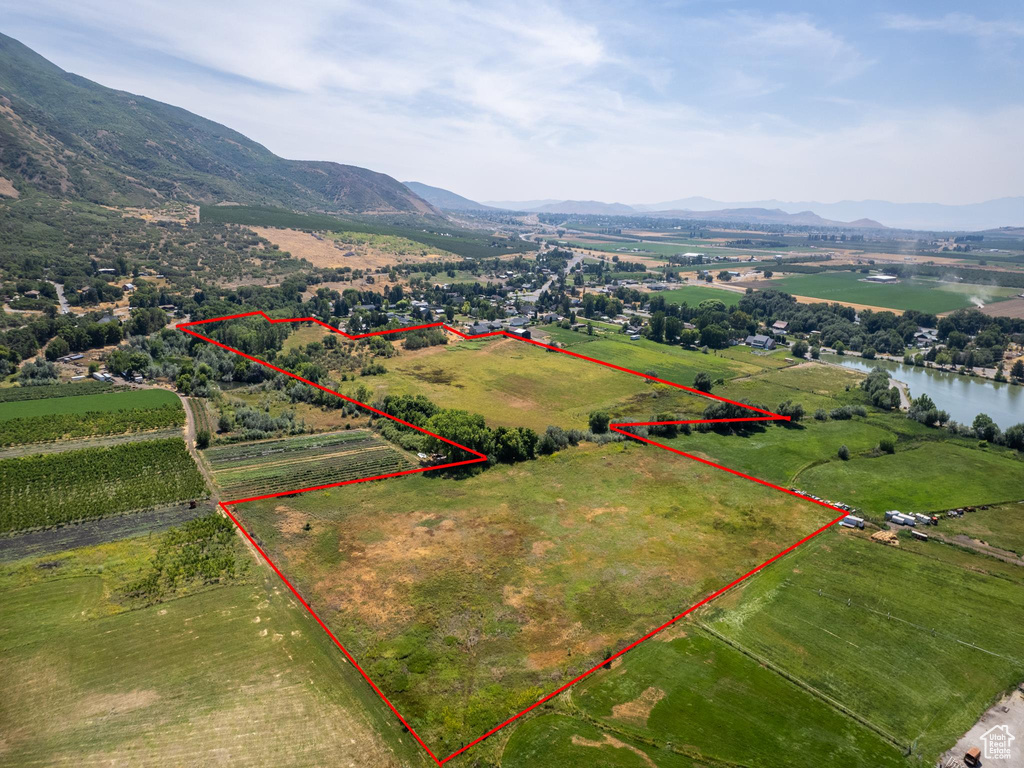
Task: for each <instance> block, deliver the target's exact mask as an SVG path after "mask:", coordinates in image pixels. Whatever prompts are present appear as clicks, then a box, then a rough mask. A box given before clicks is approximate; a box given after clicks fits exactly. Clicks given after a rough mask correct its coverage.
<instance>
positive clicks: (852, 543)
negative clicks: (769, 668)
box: [705, 529, 1024, 765]
mask: <svg viewBox="0 0 1024 768" xmlns="http://www.w3.org/2000/svg"><path fill="white" fill-rule="evenodd" d="M938 549H940V550H949V549H950V548H948V547H941V546H940V547H938ZM901 550H902V548H900V549H894V548H891V547H885V546H881V545H879V544H876V543H874V542H870V541H868V540H867V539H866V538H864V537H863V535H862V534H860V535H854V534H850V533H849V532H847V531H844V530H842V529H837V530H835V531H833V532H830V533H829V534H828V535H826V536H823V537H820V538H819V539H816V540H815V541H813V542H812V543H810V544H809V545H807V546H806V547H803V548H801V549H800V550H798V551H797V552H795V553H793V554H792V555H790V556H788V557H787V558H786V559H785V560H784V561H782V562H781V563H780V564H779V566H780V567H776V568H771V569H768V570H765V571H763V572H762V573H761V574H759V575H758V576H757V577H755V578H754V579H752V580H751V581H750V582H748V583H747V584H746V585H745V586H744V587H742V588H741V589H739V590H737V591H736V592H733V593H731V594H730V595H729V596H727V597H726V598H724V599H723V600H722V601H720V602H718V603H716V604H714V605H713V606H712V607H711V608H709V609H708V611H707V614H706V617H705V619H706V620H707V621H709V622H710V624H711V626H712V627H713V628H714V630H716V631H717V632H720V633H722V634H723V635H724V636H726V637H728V638H730V639H731V640H732V641H733V642H735V643H737V644H738V645H739V646H741V647H743V648H744V649H746V650H747V651H749V652H751V653H752V654H754V655H755V656H756V657H758V658H761V659H765V660H767V662H769V663H770V664H772V665H776V666H777V667H778V668H780V669H782V670H784V671H785V672H786V673H787V674H789V675H792V676H794V677H795V678H797V679H798V680H800V681H802V682H803V683H805V684H806V685H809V686H811V687H812V688H814V689H815V690H817V691H820V692H822V693H823V694H825V695H827V696H829V697H831V698H833V699H834V700H836V701H838V702H839V703H840V704H841V705H842V706H844V707H846V708H847V709H849V710H850V711H852V712H854V713H855V714H856V715H858V716H860V717H862V718H864V719H866V720H867V721H869V722H871V723H872V724H874V725H875V726H877V727H878V728H880V729H882V730H883V731H885V732H888V733H890V734H892V735H893V736H895V737H896V738H897V739H898V740H900V741H901V742H902V743H904V744H911V743H914V744H915V745H916V749H915V752H916V754H918V755H921V756H922V757H921V760H922V763H923V764H925V765H933V764H934V761H935V758H936V757H937V756H938V754H939V753H941V751H943V750H944V749H946V748H948V747H949V746H950V745H952V743H953V742H954V741H955V740H956V739H957V738H958V737H959V735H960V734H961V733H963V732H964V731H965V730H966V729H967V728H968V727H969V726H970V725H972V724H973V723H974V722H975V720H977V718H978V716H979V715H980V714H981V712H982V711H983V710H984V709H985V708H986V707H988V705H989V704H990V703H991V701H992V700H993V698H994V697H995V696H996V695H997V694H999V693H1000V692H1002V691H1004V690H1006V689H1008V688H1009V687H1010V686H1013V685H1016V684H1017V683H1018V682H1019V681H1020V680H1021V678H1022V676H1024V654H1022V652H1021V649H1022V648H1024V624H1022V623H1021V621H1020V617H1021V616H1022V615H1024V590H1022V589H1021V585H1022V583H1024V573H1021V572H1020V571H1021V569H1020V568H1015V567H1014V566H1005V567H1001V568H999V571H998V572H999V578H994V577H993V576H991V575H989V573H988V572H987V569H988V568H989V567H990V564H994V565H998V566H1001V564H998V563H995V561H990V560H989V559H988V558H984V557H981V556H978V555H969V554H962V553H961V554H959V555H958V556H957V558H958V559H957V560H952V561H951V560H949V559H948V555H949V553H948V552H938V553H936V545H935V544H934V543H932V544H931V546H930V547H928V546H923V547H920V548H918V549H917V551H912V552H908V551H901ZM880 574H885V577H884V578H879V575H880Z"/></svg>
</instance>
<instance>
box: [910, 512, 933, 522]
mask: <svg viewBox="0 0 1024 768" xmlns="http://www.w3.org/2000/svg"><path fill="white" fill-rule="evenodd" d="M914 518H915V519H916V520H917V522H919V523H920V524H921V525H931V524H932V519H931V518H930V517H929V516H928V515H922V514H920V513H915V515H914Z"/></svg>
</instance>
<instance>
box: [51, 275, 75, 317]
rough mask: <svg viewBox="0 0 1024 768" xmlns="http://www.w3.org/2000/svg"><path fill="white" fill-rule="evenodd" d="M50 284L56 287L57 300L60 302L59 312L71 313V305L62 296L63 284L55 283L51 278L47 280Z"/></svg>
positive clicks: (63, 313)
mask: <svg viewBox="0 0 1024 768" xmlns="http://www.w3.org/2000/svg"><path fill="white" fill-rule="evenodd" d="M46 282H48V283H49V284H50V285H52V286H53V287H54V288H56V289H57V301H59V302H60V313H61V314H62V315H70V314H71V306H70V305H69V304H68V300H67V299H66V298H64V284H63V283H55V282H53V280H47V281H46Z"/></svg>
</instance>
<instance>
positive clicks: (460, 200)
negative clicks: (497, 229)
mask: <svg viewBox="0 0 1024 768" xmlns="http://www.w3.org/2000/svg"><path fill="white" fill-rule="evenodd" d="M402 183H403V184H405V186H407V187H408V188H409V189H411V190H412V191H413V192H414V193H416V194H417V195H419V196H420V197H422V198H423V199H424V200H426V201H427V202H428V203H430V204H431V205H432V206H434V207H435V208H440V209H441V210H444V211H496V210H498V209H497V208H492V207H491V206H489V205H484V204H483V203H478V202H476V200H470V199H469V198H468V197H463V196H462V195H457V194H455V193H454V192H449V191H448V190H447V189H441V187H432V186H430V185H429V184H422V183H420V182H418V181H403V182H402Z"/></svg>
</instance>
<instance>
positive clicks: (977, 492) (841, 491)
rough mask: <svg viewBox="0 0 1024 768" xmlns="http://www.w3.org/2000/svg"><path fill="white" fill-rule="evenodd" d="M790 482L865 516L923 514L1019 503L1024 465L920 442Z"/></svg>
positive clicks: (1016, 459)
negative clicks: (891, 512)
mask: <svg viewBox="0 0 1024 768" xmlns="http://www.w3.org/2000/svg"><path fill="white" fill-rule="evenodd" d="M795 482H796V483H797V484H798V485H799V486H800V487H801V488H803V489H804V490H808V491H811V492H814V493H819V494H827V495H829V498H836V499H841V500H843V501H845V502H847V503H848V504H853V505H855V506H858V507H861V508H863V509H864V511H865V512H868V513H869V514H874V515H879V514H881V513H883V512H884V511H885V510H887V509H899V510H901V511H904V512H928V511H934V510H944V509H950V508H952V507H960V506H964V505H968V504H970V505H976V504H993V503H996V502H1000V501H1016V500H1019V499H1024V461H1022V459H1021V458H1020V454H1016V455H1014V453H1013V452H1012V451H1007V450H1005V449H997V448H989V449H985V450H982V449H979V448H977V447H972V446H971V445H970V443H968V442H966V441H962V442H952V441H941V442H938V441H936V442H932V441H925V442H920V443H918V444H916V445H911V446H909V447H908V449H907V450H898V451H896V453H895V454H892V455H889V454H883V455H881V456H878V457H874V458H871V457H866V456H857V457H854V458H851V459H850V460H849V461H838V460H837V461H829V462H828V463H826V464H817V465H815V466H812V467H808V468H807V469H806V470H804V471H803V472H801V473H800V474H799V475H798V476H797V477H796V480H795Z"/></svg>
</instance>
